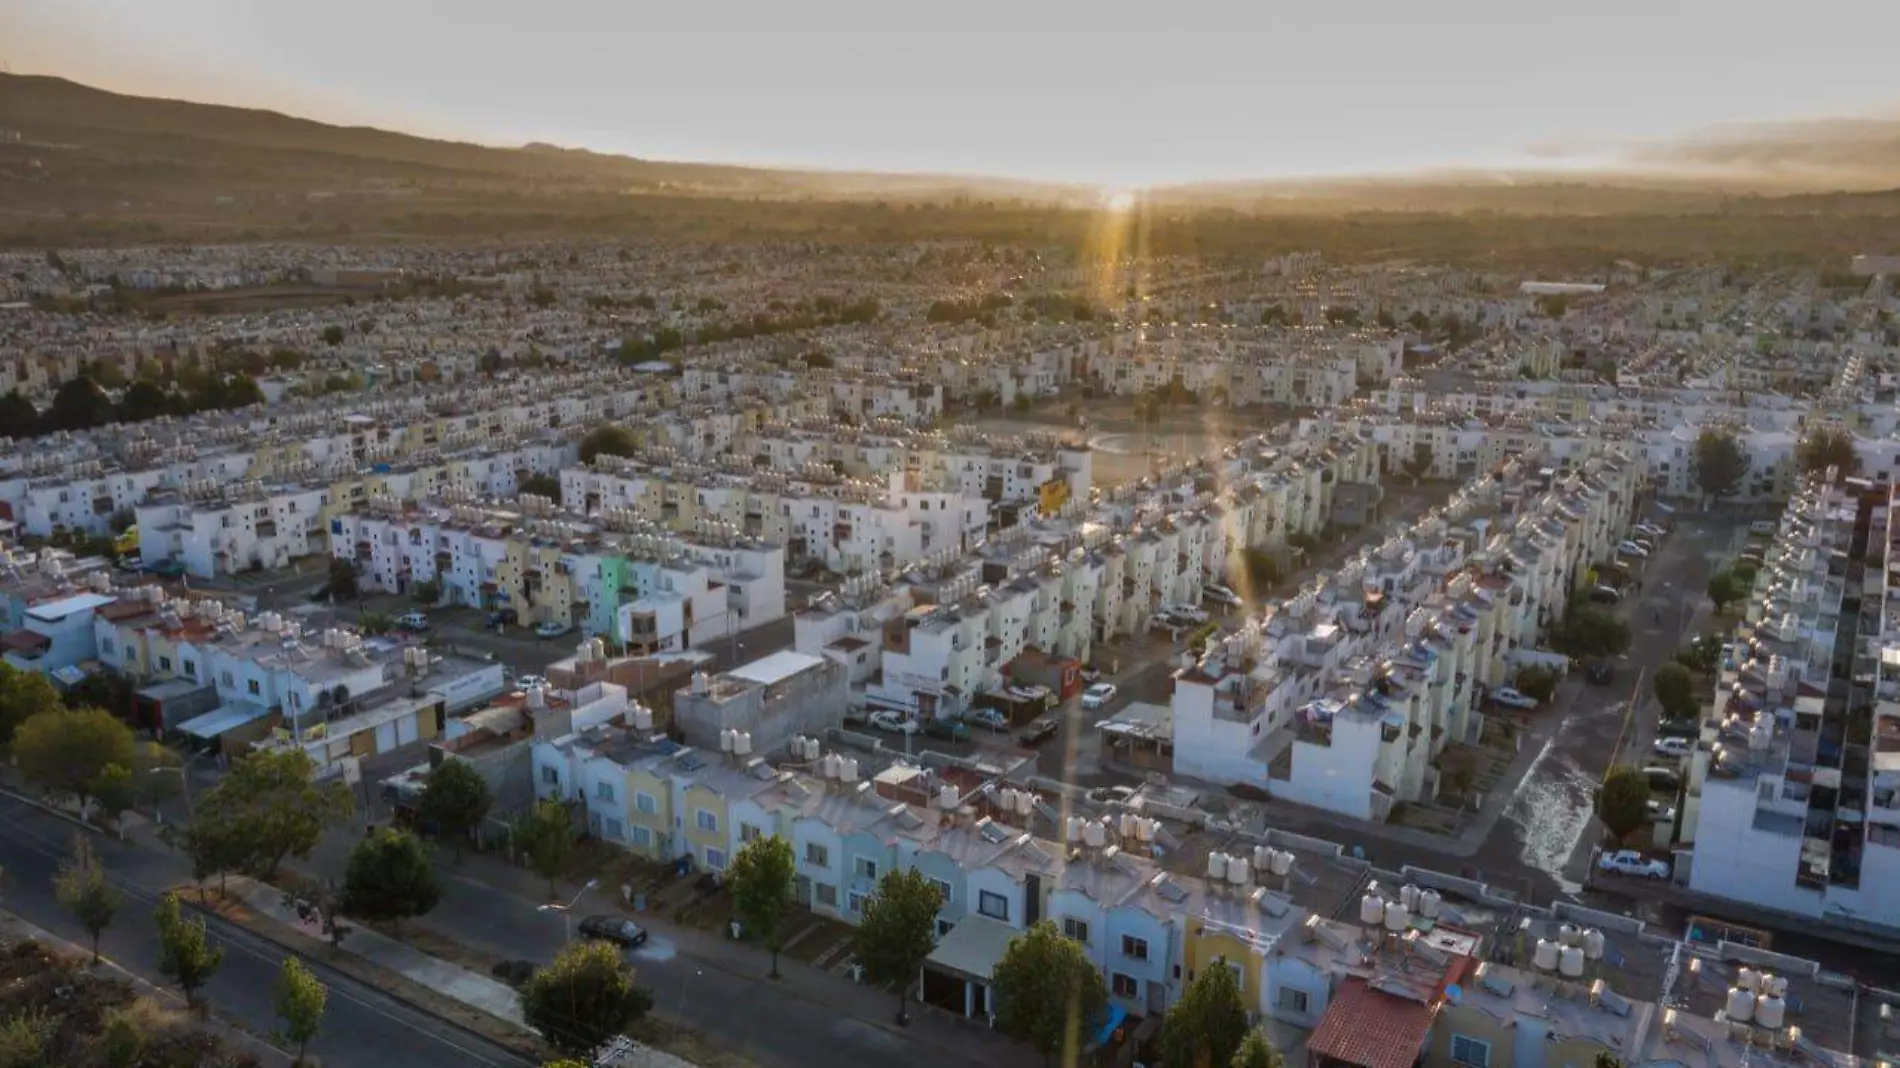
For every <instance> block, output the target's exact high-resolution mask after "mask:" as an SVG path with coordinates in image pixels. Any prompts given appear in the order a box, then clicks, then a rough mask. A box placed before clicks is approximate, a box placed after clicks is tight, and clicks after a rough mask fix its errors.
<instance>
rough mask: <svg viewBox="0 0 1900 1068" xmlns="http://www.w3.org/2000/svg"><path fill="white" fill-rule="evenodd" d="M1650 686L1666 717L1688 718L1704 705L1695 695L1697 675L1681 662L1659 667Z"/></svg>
mask: <svg viewBox="0 0 1900 1068" xmlns="http://www.w3.org/2000/svg"><path fill="white" fill-rule="evenodd" d="M1650 686H1651V688H1652V689H1653V690H1654V691H1655V694H1656V701H1657V703H1658V704H1660V705H1662V714H1663V718H1664V719H1687V718H1688V717H1690V716H1693V715H1695V713H1696V710H1697V709H1698V708H1700V707H1701V706H1702V702H1701V701H1699V700H1697V699H1696V695H1695V676H1694V675H1691V674H1689V669H1688V668H1686V667H1683V666H1682V665H1681V664H1673V663H1671V664H1664V665H1663V666H1662V667H1659V668H1657V669H1656V675H1655V680H1654V681H1653V682H1652V683H1650Z"/></svg>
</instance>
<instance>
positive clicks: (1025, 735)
mask: <svg viewBox="0 0 1900 1068" xmlns="http://www.w3.org/2000/svg"><path fill="white" fill-rule="evenodd" d="M1060 727H1061V724H1060V723H1059V722H1057V720H1056V718H1055V717H1054V716H1044V717H1042V718H1041V719H1039V720H1036V721H1035V722H1034V723H1031V724H1030V725H1029V726H1027V727H1024V728H1023V732H1022V733H1021V734H1019V735H1017V736H1016V738H1017V740H1018V741H1020V742H1022V743H1023V744H1024V745H1041V744H1042V743H1044V742H1046V741H1048V740H1049V739H1051V738H1054V737H1055V736H1056V731H1057V730H1058V729H1060Z"/></svg>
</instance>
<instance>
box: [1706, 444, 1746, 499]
mask: <svg viewBox="0 0 1900 1068" xmlns="http://www.w3.org/2000/svg"><path fill="white" fill-rule="evenodd" d="M1748 465H1749V460H1748V454H1747V453H1746V452H1743V451H1742V445H1741V442H1739V441H1737V440H1736V439H1735V435H1733V434H1731V433H1729V432H1727V431H1725V430H1715V429H1709V430H1704V431H1703V432H1702V433H1701V434H1699V435H1697V437H1696V439H1695V478H1696V485H1697V486H1698V487H1700V488H1701V490H1702V492H1703V493H1706V494H1708V495H1709V496H1711V497H1713V498H1715V499H1716V500H1721V499H1722V498H1724V497H1727V496H1730V495H1732V494H1734V493H1735V491H1737V490H1739V489H1740V488H1741V485H1742V476H1743V475H1746V474H1747V473H1748Z"/></svg>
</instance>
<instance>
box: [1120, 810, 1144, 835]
mask: <svg viewBox="0 0 1900 1068" xmlns="http://www.w3.org/2000/svg"><path fill="white" fill-rule="evenodd" d="M1116 822H1117V824H1118V826H1117V827H1116V831H1117V832H1118V833H1119V834H1120V835H1121V836H1122V837H1123V838H1133V837H1134V836H1135V824H1137V823H1140V822H1141V817H1140V816H1137V815H1135V814H1134V813H1133V812H1124V813H1122V815H1121V819H1120V820H1118V821H1116Z"/></svg>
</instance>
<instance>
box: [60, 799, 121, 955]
mask: <svg viewBox="0 0 1900 1068" xmlns="http://www.w3.org/2000/svg"><path fill="white" fill-rule="evenodd" d="M53 892H54V894H55V895H56V896H57V897H58V898H59V903H60V904H61V905H62V906H64V907H65V909H66V911H67V912H70V913H72V914H73V919H75V920H78V921H79V926H81V927H83V928H85V929H86V933H87V934H89V935H91V936H92V959H93V960H94V961H97V960H98V959H99V936H100V935H102V934H104V933H105V930H106V928H107V927H109V926H111V925H112V917H114V916H116V915H118V913H119V907H120V906H121V905H124V904H125V897H124V895H122V894H120V893H119V892H118V891H117V890H115V889H113V886H112V884H111V883H110V882H108V881H107V880H106V869H105V866H104V865H102V864H100V863H99V855H98V854H97V853H95V852H93V849H92V840H91V839H89V838H87V837H86V834H85V832H84V831H79V832H76V833H74V835H73V855H72V856H71V857H70V858H68V859H67V861H66V863H64V864H62V865H60V868H59V874H57V875H55V876H54V877H53Z"/></svg>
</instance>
